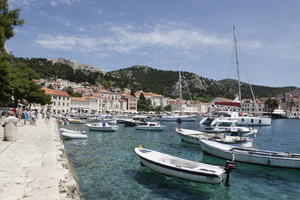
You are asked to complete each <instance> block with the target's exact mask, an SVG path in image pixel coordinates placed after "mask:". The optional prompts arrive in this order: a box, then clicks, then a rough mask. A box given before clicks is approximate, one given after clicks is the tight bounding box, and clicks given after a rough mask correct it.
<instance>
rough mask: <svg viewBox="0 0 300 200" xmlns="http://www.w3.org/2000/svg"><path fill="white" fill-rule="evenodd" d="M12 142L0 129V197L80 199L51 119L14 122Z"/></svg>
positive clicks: (3, 198) (1, 198) (47, 199)
mask: <svg viewBox="0 0 300 200" xmlns="http://www.w3.org/2000/svg"><path fill="white" fill-rule="evenodd" d="M17 129H18V136H17V139H16V140H15V141H3V138H4V136H3V134H4V133H3V127H2V126H1V128H0V200H17V199H18V200H20V199H22V200H23V199H24V200H25V199H26V200H27V199H28V200H29V199H30V200H35V199H36V200H41V199H43V200H67V199H75V200H77V199H81V197H80V193H79V190H78V186H77V183H76V181H75V178H74V175H73V173H72V170H71V169H70V165H69V162H68V159H67V157H66V155H65V151H64V145H63V143H62V141H61V139H60V137H59V134H58V128H57V123H56V122H55V120H54V119H50V120H48V121H47V119H39V120H37V124H36V125H29V124H26V125H24V124H23V121H20V122H19V123H18V127H17Z"/></svg>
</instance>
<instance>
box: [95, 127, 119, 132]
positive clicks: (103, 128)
mask: <svg viewBox="0 0 300 200" xmlns="http://www.w3.org/2000/svg"><path fill="white" fill-rule="evenodd" d="M89 129H90V130H91V131H116V130H118V127H89Z"/></svg>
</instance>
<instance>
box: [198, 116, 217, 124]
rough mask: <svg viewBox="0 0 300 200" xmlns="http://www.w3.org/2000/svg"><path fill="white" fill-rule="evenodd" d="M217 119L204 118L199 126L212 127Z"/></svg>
mask: <svg viewBox="0 0 300 200" xmlns="http://www.w3.org/2000/svg"><path fill="white" fill-rule="evenodd" d="M215 118H216V117H203V118H202V119H201V120H200V122H199V124H201V125H210V124H211V123H212V122H213V121H214V120H215Z"/></svg>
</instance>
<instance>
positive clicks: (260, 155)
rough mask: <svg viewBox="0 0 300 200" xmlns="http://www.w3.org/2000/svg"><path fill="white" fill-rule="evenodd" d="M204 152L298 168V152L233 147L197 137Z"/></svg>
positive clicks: (239, 159)
mask: <svg viewBox="0 0 300 200" xmlns="http://www.w3.org/2000/svg"><path fill="white" fill-rule="evenodd" d="M199 141H200V145H201V148H202V150H203V151H204V152H205V153H208V154H210V155H214V156H216V157H220V158H224V159H234V160H235V161H239V162H245V163H251V164H257V165H265V166H270V167H282V168H297V169H299V168H300V154H295V153H284V152H276V151H267V150H259V149H253V148H242V147H235V146H232V145H227V144H222V143H218V142H215V141H209V140H207V139H199Z"/></svg>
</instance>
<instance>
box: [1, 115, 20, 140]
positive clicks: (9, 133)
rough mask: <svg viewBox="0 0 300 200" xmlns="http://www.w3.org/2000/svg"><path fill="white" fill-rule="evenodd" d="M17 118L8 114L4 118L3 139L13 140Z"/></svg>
mask: <svg viewBox="0 0 300 200" xmlns="http://www.w3.org/2000/svg"><path fill="white" fill-rule="evenodd" d="M17 122H18V118H16V117H15V116H9V117H6V118H5V119H4V124H3V125H4V140H5V141H15V140H16V139H17Z"/></svg>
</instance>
